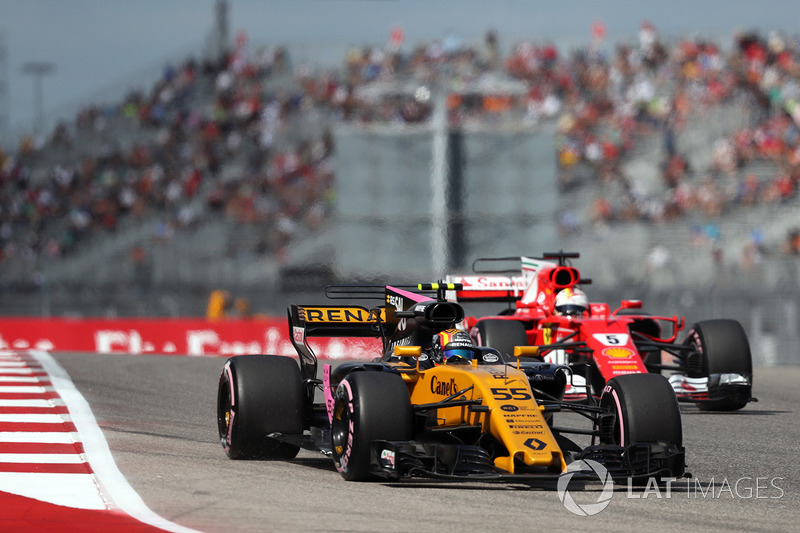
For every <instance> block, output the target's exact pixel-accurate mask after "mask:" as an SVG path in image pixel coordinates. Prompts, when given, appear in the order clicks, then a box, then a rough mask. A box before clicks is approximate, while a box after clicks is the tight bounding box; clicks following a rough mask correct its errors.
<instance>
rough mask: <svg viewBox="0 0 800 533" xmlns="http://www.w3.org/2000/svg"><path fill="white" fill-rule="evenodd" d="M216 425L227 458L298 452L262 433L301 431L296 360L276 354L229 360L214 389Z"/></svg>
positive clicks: (277, 456) (288, 456)
mask: <svg viewBox="0 0 800 533" xmlns="http://www.w3.org/2000/svg"><path fill="white" fill-rule="evenodd" d="M217 426H218V429H219V438H220V442H221V444H222V447H223V449H224V450H225V453H226V454H227V455H228V457H230V458H231V459H273V460H289V459H293V458H294V457H295V456H297V453H298V452H299V451H300V448H299V447H298V446H294V445H291V444H287V443H285V442H280V441H278V440H276V439H274V438H270V437H267V435H269V434H270V433H284V434H300V433H302V432H303V386H302V377H301V375H300V368H299V367H298V365H297V363H296V362H295V361H294V360H293V359H291V358H289V357H282V356H277V355H239V356H236V357H231V358H230V359H228V360H227V361H226V362H225V366H224V367H223V368H222V373H221V374H220V378H219V388H218V390H217Z"/></svg>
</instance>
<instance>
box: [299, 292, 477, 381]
mask: <svg viewBox="0 0 800 533" xmlns="http://www.w3.org/2000/svg"><path fill="white" fill-rule="evenodd" d="M447 288H453V289H454V288H456V286H455V285H443V284H442V285H441V286H440V284H438V283H431V284H420V285H414V286H396V287H395V286H390V285H331V286H328V287H326V289H325V295H326V296H327V297H328V298H329V299H331V300H354V299H355V300H378V301H380V302H381V303H382V305H376V306H373V307H367V306H365V305H348V304H345V305H296V304H293V305H291V306H290V307H289V330H290V337H291V341H292V345H293V346H294V348H295V350H296V351H297V354H298V356H299V357H300V367H301V373H302V375H303V377H304V378H306V379H309V380H313V379H314V378H315V377H316V373H317V357H316V355H315V354H314V352H313V350H312V349H311V347H310V346H309V345H308V338H309V337H374V338H380V339H381V341H382V344H383V347H384V348H385V347H386V346H387V342H388V341H387V339H388V338H389V337H390V336H391V335H392V334H393V333H394V332H395V331H396V330H397V329H398V327H399V326H402V327H405V325H406V323H407V321H409V320H413V321H420V320H434V321H435V320H442V319H441V318H440V317H441V316H442V314H443V312H442V310H440V311H439V312H438V313H436V312H434V309H433V306H431V305H430V304H437V305H440V306H442V305H444V306H446V305H451V306H452V305H457V304H446V303H445V304H438V302H440V301H444V294H445V290H446V289H447ZM410 289H416V290H417V291H419V292H412V291H411V290H410ZM429 295H435V296H436V299H434V298H431V296H429ZM426 311H427V312H426ZM447 311H450V310H449V309H446V308H445V309H444V312H445V313H444V314H445V316H446V317H447V319H451V317H452V319H455V318H458V320H461V319H462V318H463V313H462V314H461V316H460V318H459V317H458V315H457V313H446V312H447ZM418 315H419V316H418Z"/></svg>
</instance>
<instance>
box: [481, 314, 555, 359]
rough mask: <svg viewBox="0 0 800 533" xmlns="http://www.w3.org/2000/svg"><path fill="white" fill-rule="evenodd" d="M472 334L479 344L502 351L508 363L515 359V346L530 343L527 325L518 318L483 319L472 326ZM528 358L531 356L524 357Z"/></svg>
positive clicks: (501, 353)
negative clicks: (526, 329)
mask: <svg viewBox="0 0 800 533" xmlns="http://www.w3.org/2000/svg"><path fill="white" fill-rule="evenodd" d="M471 335H472V337H473V339H475V343H476V344H477V345H478V346H488V347H490V348H494V349H495V350H497V351H498V352H500V355H502V356H503V360H504V361H505V362H506V363H509V362H513V361H514V360H515V358H514V347H515V346H528V345H530V342H529V341H528V334H527V332H526V331H525V326H524V325H523V324H522V322H520V321H518V320H497V319H494V320H492V319H488V320H481V321H479V322H478V323H477V324H475V326H474V327H473V328H472V331H471ZM526 359H530V358H526V357H523V358H522V360H523V361H524V360H526ZM536 360H537V361H540V359H536Z"/></svg>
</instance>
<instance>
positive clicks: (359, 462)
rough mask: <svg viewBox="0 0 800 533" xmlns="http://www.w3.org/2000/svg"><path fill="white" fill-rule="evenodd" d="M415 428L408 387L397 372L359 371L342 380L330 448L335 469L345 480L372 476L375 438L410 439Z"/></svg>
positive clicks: (338, 391) (335, 403) (337, 391)
mask: <svg viewBox="0 0 800 533" xmlns="http://www.w3.org/2000/svg"><path fill="white" fill-rule="evenodd" d="M413 430H414V428H413V414H412V410H411V399H410V397H409V394H408V387H406V384H405V382H404V381H403V378H401V377H400V376H398V375H397V374H391V373H388V372H386V373H384V372H370V371H367V372H363V371H357V372H353V373H351V374H349V375H348V376H347V377H345V378H344V379H343V380H342V381H341V383H339V387H338V388H337V389H336V396H335V400H334V406H333V421H332V423H331V449H332V452H333V462H334V464H335V465H336V469H337V470H338V471H339V473H340V474H341V475H342V477H343V478H345V479H346V480H348V481H367V480H370V479H373V478H374V476H373V474H372V472H371V462H372V461H371V459H372V443H373V441H375V440H388V441H408V440H411V439H412V437H413Z"/></svg>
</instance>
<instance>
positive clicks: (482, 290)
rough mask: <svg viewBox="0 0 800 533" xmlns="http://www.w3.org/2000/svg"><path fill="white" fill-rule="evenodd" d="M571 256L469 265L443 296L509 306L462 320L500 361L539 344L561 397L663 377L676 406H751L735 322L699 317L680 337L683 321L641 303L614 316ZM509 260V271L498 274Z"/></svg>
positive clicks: (741, 336)
mask: <svg viewBox="0 0 800 533" xmlns="http://www.w3.org/2000/svg"><path fill="white" fill-rule="evenodd" d="M578 257H579V254H578V253H565V252H558V253H546V254H543V257H541V258H533V257H503V258H482V259H477V260H476V261H475V262H474V263H473V272H474V274H472V275H451V276H448V279H447V281H449V282H453V283H459V284H462V286H463V288H462V290H459V291H452V292H450V293H448V298H449V299H451V300H457V301H459V302H468V301H484V302H506V303H508V304H509V306H508V308H506V309H503V310H502V311H501V312H500V313H499V314H498V315H496V316H482V317H480V318H476V317H468V318H467V319H466V320H465V327H466V328H467V329H468V330H469V332H470V335H471V336H472V337H473V338H474V339H475V341H476V342H477V344H480V345H486V346H492V347H493V348H495V349H497V350H498V351H500V352H501V354H503V355H505V356H506V357H508V356H510V355H511V354H513V351H514V347H515V346H521V345H530V346H538V347H539V350H540V355H541V356H542V357H543V359H544V360H545V361H547V362H552V363H557V364H564V365H569V367H570V368H571V369H572V371H573V375H572V383H571V384H570V386H569V387H568V389H567V391H566V394H565V399H573V400H583V399H585V398H586V396H587V394H593V395H599V394H600V393H601V392H602V391H603V387H604V386H605V384H606V383H607V382H608V381H609V380H611V379H612V378H615V377H618V376H621V375H625V374H645V373H662V372H664V373H667V372H668V373H669V374H670V375H669V376H668V379H669V382H670V383H671V384H672V387H673V389H674V391H675V393H676V395H677V398H678V400H679V401H681V402H694V403H696V404H697V406H698V407H699V408H700V409H703V410H709V411H734V410H737V409H741V408H742V407H744V406H745V405H747V403H748V402H750V401H754V400H755V399H754V398H752V396H751V392H752V385H753V370H752V360H751V354H750V345H749V342H748V339H747V335H746V333H745V331H744V329H743V328H742V326H741V324H740V323H739V322H737V321H736V320H729V319H714V320H704V321H700V322H697V323H696V324H694V325H693V326H692V327H691V328H690V329H689V330H688V333H686V334H685V335H684V336H683V337H682V339H681V340H680V341H679V340H678V336H679V334H680V332H681V331H682V330H683V329H684V319H683V318H682V317H678V316H655V315H651V314H648V313H645V312H643V311H640V309H641V307H642V303H641V301H640V300H623V301H622V302H621V303H620V306H619V308H617V309H614V310H612V309H611V306H610V305H609V304H607V303H594V302H589V300H588V298H587V297H586V295H585V293H583V291H582V290H581V289H580V286H582V285H587V284H590V283H591V280H590V279H584V278H582V277H581V274H580V272H579V271H578V269H577V268H575V267H573V266H572V265H571V262H570V260H571V259H576V258H578ZM512 262H513V263H516V264H515V265H514V266H515V268H514V269H513V270H511V269H504V268H503V267H505V266H509V265H511V264H512ZM520 272H521V273H520ZM515 274H516V275H515Z"/></svg>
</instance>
